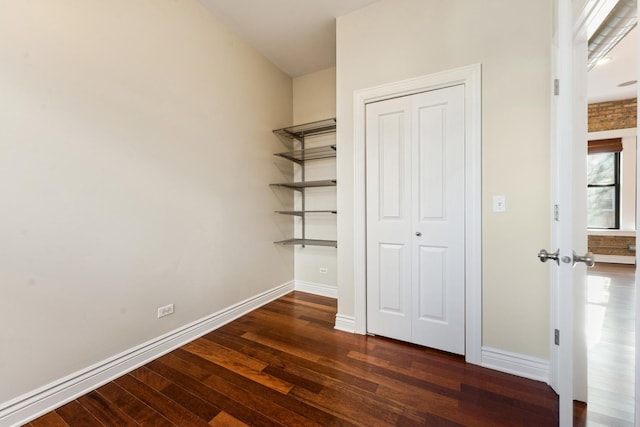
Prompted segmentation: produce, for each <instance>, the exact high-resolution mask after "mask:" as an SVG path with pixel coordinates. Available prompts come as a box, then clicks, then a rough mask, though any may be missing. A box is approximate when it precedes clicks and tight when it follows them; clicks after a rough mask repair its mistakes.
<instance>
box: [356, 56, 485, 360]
mask: <svg viewBox="0 0 640 427" xmlns="http://www.w3.org/2000/svg"><path fill="white" fill-rule="evenodd" d="M481 69H482V68H481V65H480V64H473V65H469V66H466V67H460V68H456V69H453V70H447V71H443V72H439V73H435V74H429V75H426V76H421V77H417V78H412V79H408V80H403V81H399V82H393V83H388V84H383V85H380V86H375V87H371V88H365V89H360V90H357V91H355V92H354V96H353V109H354V111H353V117H354V119H353V150H354V153H353V155H354V168H353V170H354V176H353V179H354V200H353V202H354V210H353V214H354V224H355V227H354V290H355V294H354V297H355V300H354V301H355V307H354V314H355V316H354V318H355V325H354V326H355V332H356V333H359V334H366V333H367V307H366V292H367V280H366V269H367V259H366V199H365V188H366V178H365V106H366V104H368V103H371V102H376V101H382V100H385V99H390V98H397V97H400V96H406V95H413V94H415V93H420V92H427V91H431V90H436V89H441V88H445V87H449V86H454V85H460V84H462V85H464V98H465V170H466V176H465V269H466V271H465V359H466V361H467V362H469V363H473V364H476V365H480V364H481V363H482V121H481V113H482V102H481V93H482V91H481V85H482V80H481V76H482V74H481Z"/></svg>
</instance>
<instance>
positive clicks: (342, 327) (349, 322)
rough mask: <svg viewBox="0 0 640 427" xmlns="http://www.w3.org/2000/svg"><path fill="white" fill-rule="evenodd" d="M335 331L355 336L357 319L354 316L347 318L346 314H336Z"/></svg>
mask: <svg viewBox="0 0 640 427" xmlns="http://www.w3.org/2000/svg"><path fill="white" fill-rule="evenodd" d="M334 329H337V330H339V331H343V332H350V333H352V334H355V333H356V318H355V317H353V316H345V315H344V314H336V325H335V326H334Z"/></svg>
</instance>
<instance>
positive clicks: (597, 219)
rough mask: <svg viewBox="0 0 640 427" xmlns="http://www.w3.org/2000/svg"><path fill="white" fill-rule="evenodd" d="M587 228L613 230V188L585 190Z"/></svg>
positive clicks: (614, 196) (614, 216)
mask: <svg viewBox="0 0 640 427" xmlns="http://www.w3.org/2000/svg"><path fill="white" fill-rule="evenodd" d="M587 226H588V227H589V228H615V226H616V189H615V187H591V188H587Z"/></svg>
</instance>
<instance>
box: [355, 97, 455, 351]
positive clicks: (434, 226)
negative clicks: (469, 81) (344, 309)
mask: <svg viewBox="0 0 640 427" xmlns="http://www.w3.org/2000/svg"><path fill="white" fill-rule="evenodd" d="M366 118H367V129H366V131H367V141H366V151H367V157H366V161H367V165H366V166H367V194H366V196H367V329H368V331H369V332H371V333H374V334H378V335H383V336H388V337H391V338H396V339H401V340H404V341H410V342H414V343H417V344H421V345H425V346H428V347H433V348H438V349H441V350H446V351H450V352H454V353H458V354H464V351H465V349H464V342H465V328H464V277H465V271H464V267H465V263H464V261H465V260H464V241H465V234H464V219H465V218H464V208H465V206H464V202H465V200H464V159H465V153H464V135H465V132H464V87H463V86H454V87H449V88H444V89H439V90H435V91H430V92H425V93H421V94H417V95H411V96H407V97H402V98H396V99H392V100H387V101H382V102H377V103H373V104H369V105H367V116H366Z"/></svg>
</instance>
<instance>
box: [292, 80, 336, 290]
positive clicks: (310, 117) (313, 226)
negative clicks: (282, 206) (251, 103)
mask: <svg viewBox="0 0 640 427" xmlns="http://www.w3.org/2000/svg"><path fill="white" fill-rule="evenodd" d="M335 116H336V69H335V68H328V69H326V70H322V71H318V72H315V73H311V74H307V75H304V76H301V77H297V78H295V79H293V122H294V124H303V123H309V122H313V121H317V120H323V119H329V118H332V117H335ZM308 144H309V146H313V145H329V144H335V135H324V136H321V137H318V138H312V139H309V140H308ZM335 176H336V161H335V159H322V160H315V161H313V162H307V164H306V179H307V180H309V181H311V180H314V179H331V178H335ZM305 191H306V192H307V199H306V203H307V209H319V210H322V209H335V208H336V189H335V188H310V189H307V190H305ZM306 229H307V237H310V238H318V239H328V240H335V239H336V217H335V215H331V214H313V215H308V216H307V220H306ZM336 266H337V260H336V249H335V248H326V247H320V246H307V247H305V248H302V247H301V246H296V248H295V278H296V280H297V281H302V282H306V283H311V284H318V285H323V286H328V287H331V288H335V287H336V281H337V267H336ZM320 268H326V269H327V274H322V273H320Z"/></svg>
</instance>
